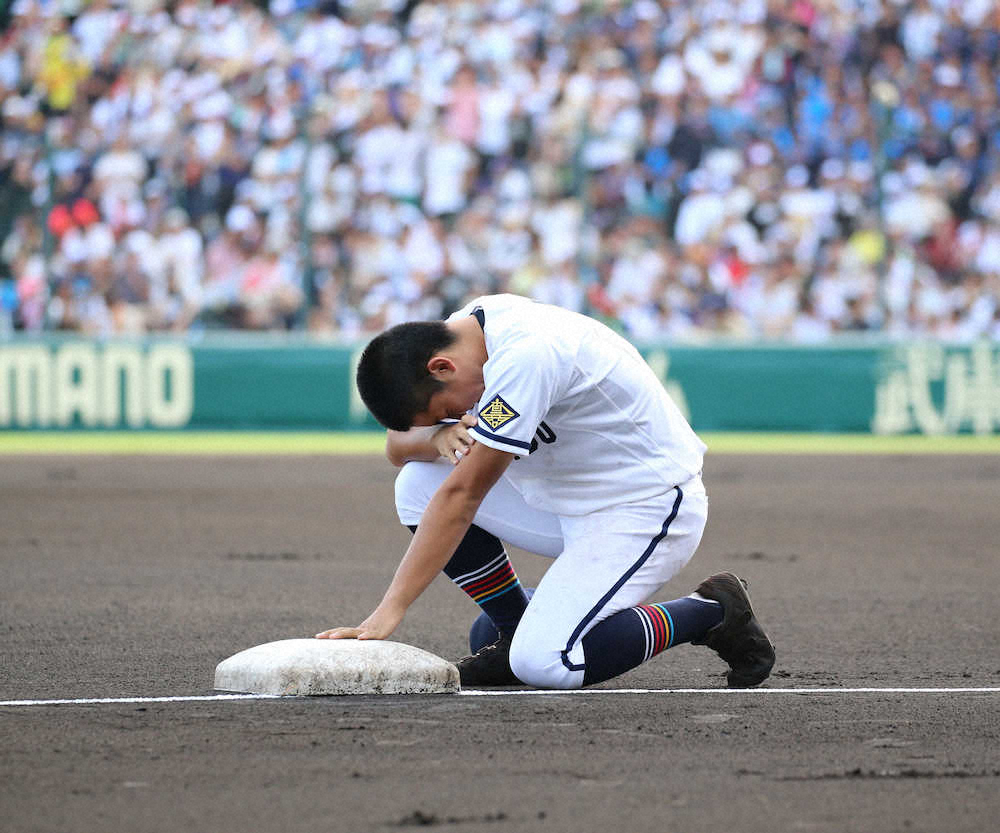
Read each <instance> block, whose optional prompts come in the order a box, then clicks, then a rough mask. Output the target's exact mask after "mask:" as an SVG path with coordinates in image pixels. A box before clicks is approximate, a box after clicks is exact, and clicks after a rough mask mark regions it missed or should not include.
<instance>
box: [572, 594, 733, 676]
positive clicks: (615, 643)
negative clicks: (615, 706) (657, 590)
mask: <svg viewBox="0 0 1000 833" xmlns="http://www.w3.org/2000/svg"><path fill="white" fill-rule="evenodd" d="M721 621H722V605H720V604H719V603H718V602H713V601H710V600H708V599H697V598H693V597H691V596H685V597H684V598H683V599H674V600H672V601H669V602H657V603H656V604H649V605H638V606H636V607H630V608H628V609H627V610H621V611H619V612H618V613H616V614H615V615H614V616H609V617H608V618H607V619H605V620H604V621H602V622H599V623H598V624H597V625H595V626H594V627H593V628H592V629H591V630H590V632H589V633H588V634H587V635H586V636H585V637H584V638H583V653H584V661H585V662H586V666H587V668H586V670H585V671H584V675H583V684H584V685H592V684H593V683H600V682H603V681H604V680H610V679H611V678H612V677H617V676H618V675H619V674H624V673H625V672H626V671H629V670H631V669H632V668H635V667H636V666H637V665H641V664H642V663H644V662H645V661H646V660H648V659H650V658H651V657H655V656H656V655H657V654H658V653H660V652H661V651H665V650H666V649H667V648H673V647H674V646H675V645H680V644H682V643H684V642H690V641H691V640H692V639H695V638H697V637H699V636H702V635H703V634H704V633H705V632H706V631H707V630H708V629H709V628H712V627H714V626H715V625H717V624H719V623H720V622H721Z"/></svg>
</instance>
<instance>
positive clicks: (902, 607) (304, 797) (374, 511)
mask: <svg viewBox="0 0 1000 833" xmlns="http://www.w3.org/2000/svg"><path fill="white" fill-rule="evenodd" d="M393 477H394V470H393V469H392V468H391V467H390V466H389V465H388V463H386V462H384V461H382V460H381V459H379V458H376V457H356V458H355V457H335V456H330V457H295V458H245V457H244V458H236V457H233V458H227V457H218V458H172V457H46V458H33V457H6V458H0V517H2V523H0V699H4V700H13V699H28V698H82V697H121V696H150V695H183V694H211V693H212V691H211V686H212V679H213V672H214V668H215V665H216V664H217V663H218V662H219V661H220V660H222V659H224V658H225V657H227V656H230V655H231V654H233V653H236V652H237V651H239V650H242V649H243V648H247V647H250V646H252V645H257V644H260V643H262V642H269V641H272V640H275V639H282V638H287V637H298V636H310V635H312V634H313V633H315V632H316V631H318V630H320V629H323V628H326V627H330V626H333V625H340V624H355V623H356V622H357V621H359V620H360V619H361V618H363V617H364V616H365V615H366V614H367V613H368V612H369V610H370V609H371V607H372V606H373V605H374V604H375V603H376V602H377V601H378V599H379V597H380V595H381V592H382V590H383V589H384V587H385V584H386V582H387V581H388V579H389V577H390V576H391V574H392V571H393V569H394V567H395V565H396V563H397V561H398V558H399V556H400V554H401V553H402V551H403V549H404V547H405V546H406V543H407V541H408V539H409V534H408V533H407V532H406V530H404V529H403V528H401V527H400V526H399V525H398V523H397V521H396V519H395V514H394V511H393V508H392V482H393ZM705 482H706V485H707V488H708V492H709V499H710V510H709V522H708V528H707V531H706V534H705V538H704V540H703V542H702V545H701V547H700V550H699V552H698V554H697V555H696V556H695V558H694V559H693V561H692V562H691V563H690V564H689V565H688V566H687V567H686V568H685V569H684V570H683V571H682V572H681V574H680V576H679V577H677V578H676V579H675V580H674V581H672V582H671V583H670V584H669V585H668V586H667V587H666V588H665V589H664V590H663V591H662V593H661V594H659V597H658V598H659V599H661V600H662V599H667V598H672V597H675V596H678V595H683V594H685V593H687V592H690V590H691V589H692V588H693V587H694V586H695V585H696V584H697V583H698V581H699V580H700V579H701V578H703V577H704V576H705V575H708V574H709V573H712V572H715V571H716V570H719V569H732V570H734V571H735V572H737V573H738V574H740V575H742V576H744V577H745V578H747V579H748V580H749V581H750V585H751V593H752V595H753V598H754V603H755V606H756V608H757V612H758V615H759V617H760V618H761V620H762V622H763V623H764V625H765V626H766V627H767V629H768V631H769V633H770V635H771V637H772V639H773V640H774V642H775V644H776V647H777V653H778V662H777V665H776V667H775V673H774V675H773V677H772V678H771V680H770V681H769V682H768V683H767V685H769V686H771V687H772V688H774V687H807V686H845V687H871V686H874V687H891V686H925V687H998V686H1000V648H998V645H1000V616H998V613H1000V602H998V600H997V588H998V586H1000V557H998V553H1000V545H998V532H1000V523H998V520H1000V509H998V507H1000V456H988V457H975V456H955V457H950V456H898V457H897V456H866V457H847V456H844V457H831V456H822V457H819V456H815V457H810V456H782V457H771V458H768V457H762V456H745V457H744V456H737V455H722V456H711V455H710V456H709V458H708V461H707V464H706V472H705ZM513 557H514V561H515V566H516V567H517V568H518V570H519V572H520V573H521V576H522V580H523V581H524V582H525V583H526V584H532V583H533V582H535V581H537V579H538V577H539V576H540V575H541V573H542V572H543V571H544V568H545V565H546V563H547V562H546V561H545V560H544V559H541V558H539V557H536V556H532V555H528V554H526V553H521V552H517V551H515V552H514V553H513ZM475 612H476V611H475V609H474V607H473V605H472V603H471V602H469V601H468V600H467V599H466V598H465V597H464V596H463V595H462V594H461V593H460V592H459V591H457V590H456V589H454V588H453V587H451V586H450V585H449V584H448V583H447V582H446V581H445V580H444V579H439V580H438V581H436V582H435V584H434V585H433V586H432V587H431V588H430V589H429V590H428V592H427V593H426V594H425V596H424V597H423V598H421V599H420V600H419V601H418V602H417V604H416V605H415V606H414V607H413V608H412V610H411V612H410V614H409V615H408V617H407V620H406V621H405V622H404V624H403V626H402V628H401V629H400V630H399V631H398V632H397V633H396V634H395V635H394V637H393V638H394V639H398V640H399V641H402V642H409V643H411V644H414V645H417V646H419V647H421V648H425V649H427V650H430V651H433V652H435V653H437V654H440V655H442V656H445V657H448V658H455V657H457V656H460V655H461V654H462V653H464V652H465V648H466V645H465V642H464V639H465V635H466V633H467V629H468V625H469V623H470V622H471V620H472V618H473V617H474V615H475ZM723 671H724V667H723V665H722V663H721V662H720V661H719V660H718V658H717V657H715V655H714V654H712V653H710V652H709V651H707V650H706V649H704V648H695V647H692V646H682V647H679V648H676V649H673V650H671V651H668V652H666V653H665V654H663V655H661V656H660V657H657V658H656V659H654V660H653V661H652V662H650V663H647V664H646V665H645V666H642V667H640V668H639V669H636V670H635V671H633V672H631V673H629V674H627V675H625V676H624V677H620V678H618V679H617V680H614V681H612V682H610V683H608V684H605V686H603V687H605V688H624V687H633V688H657V689H664V688H678V687H685V688H687V687H697V688H721V687H722V686H724V684H725V683H724V679H723V676H722V673H723ZM997 818H1000V694H998V693H980V694H922V695H917V694H888V693H880V694H856V695H848V694H828V695H812V696H801V695H781V694H774V695H753V694H725V695H723V694H713V693H704V694H690V695H688V694H685V695H680V694H669V695H657V694H632V695H625V694H615V695H610V694H609V695H596V694H595V695H573V696H571V695H562V694H556V695H546V696H544V697H543V696H528V697H455V696H440V697H371V698H358V697H353V698H318V699H292V700H283V701H241V702H197V703H167V704H145V705H122V704H119V705H90V706H31V707H26V706H7V707H0V830H3V831H4V833H14V832H15V831H17V832H18V833H20V831H53V833H55V832H56V831H59V833H62V831H101V832H102V833H107V832H108V831H188V830H191V831H200V830H213V831H229V830H232V831H236V830H239V831H278V830H285V829H294V830H303V831H345V833H353V832H354V831H358V833H360V832H361V831H381V830H391V829H397V828H409V827H411V826H426V827H439V828H441V829H444V830H447V831H456V833H457V831H466V830H468V831H473V830H476V831H478V830H496V831H501V830H502V831H507V830H545V831H553V833H586V832H587V831H602V833H603V832H604V831H617V830H624V829H628V830H631V831H646V830H648V831H653V830H656V831H685V833H691V831H702V830H705V831H709V830H711V831H718V830H741V831H796V830H804V831H928V833H931V832H932V831H933V833H940V831H945V830H946V831H948V832H949V833H957V831H984V830H995V829H997Z"/></svg>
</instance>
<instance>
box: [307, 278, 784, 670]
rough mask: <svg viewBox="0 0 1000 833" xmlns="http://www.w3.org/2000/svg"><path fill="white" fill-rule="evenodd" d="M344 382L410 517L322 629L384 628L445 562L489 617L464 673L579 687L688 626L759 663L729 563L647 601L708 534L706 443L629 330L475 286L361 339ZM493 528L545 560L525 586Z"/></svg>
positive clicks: (654, 649)
mask: <svg viewBox="0 0 1000 833" xmlns="http://www.w3.org/2000/svg"><path fill="white" fill-rule="evenodd" d="M357 383H358V389H359V391H360V393H361V397H362V399H363V400H364V402H365V404H366V405H367V406H368V408H369V409H370V410H371V412H372V414H373V415H374V416H375V418H376V419H378V421H379V422H380V423H382V424H383V425H384V426H385V427H386V428H388V429H389V434H388V441H387V448H386V451H387V454H388V457H389V459H390V460H391V461H392V462H393V463H395V464H396V465H400V466H402V470H401V471H400V474H399V476H398V478H397V480H396V507H397V511H398V513H399V519H400V521H401V522H402V523H403V524H406V525H407V526H409V527H410V528H411V529H413V530H415V534H414V537H413V540H412V541H411V543H410V546H409V548H408V549H407V551H406V554H405V555H404V556H403V559H402V561H401V562H400V564H399V567H398V569H397V570H396V573H395V576H394V577H393V579H392V582H391V583H390V585H389V588H388V590H387V591H386V593H385V596H384V597H383V598H382V601H381V602H380V603H379V604H378V606H377V607H376V608H375V610H374V611H373V612H372V613H371V615H370V616H368V618H367V619H365V620H364V621H363V622H362V623H361V624H360V625H358V626H357V627H354V628H346V627H341V628H333V629H331V630H327V631H323V632H322V633H320V634H317V636H318V637H319V638H326V639H343V638H357V639H385V638H387V637H388V636H389V635H390V634H391V633H392V632H393V631H394V630H395V628H396V627H397V626H398V625H399V623H400V621H401V620H402V619H403V616H404V614H405V613H406V610H407V608H409V606H410V605H411V604H413V602H414V601H415V600H416V598H417V597H418V596H419V595H420V594H421V593H422V592H423V591H424V590H425V589H426V588H427V586H428V585H429V584H430V583H431V581H432V580H433V579H434V577H435V576H436V575H437V574H438V572H439V571H441V570H443V571H444V572H445V574H446V575H447V576H448V577H449V578H450V579H451V580H452V581H453V582H455V584H457V585H458V586H459V587H461V588H462V589H463V590H464V591H465V592H466V593H467V594H468V595H469V596H471V597H472V599H473V600H474V601H475V602H476V603H477V604H478V605H479V606H480V608H481V609H482V612H483V614H484V616H481V617H480V620H482V621H477V623H476V626H474V628H473V641H472V650H473V653H472V654H471V656H467V657H465V658H463V659H461V660H459V661H458V669H459V672H460V674H461V681H462V685H464V686H472V687H476V686H503V685H518V684H522V683H523V684H526V685H530V686H537V687H540V688H562V689H569V688H580V687H581V686H586V685H591V684H593V683H599V682H602V681H604V680H608V679H610V678H612V677H615V676H617V675H619V674H622V673H624V672H626V671H628V670H629V669H631V668H634V667H636V666H637V665H639V664H640V663H642V662H645V661H646V660H648V659H650V658H651V657H653V656H655V655H656V654H658V653H660V652H661V651H663V650H665V649H667V648H672V647H673V646H675V645H680V644H682V643H684V642H691V643H694V644H697V645H707V646H708V647H710V648H712V649H713V650H715V651H716V652H717V653H718V654H719V655H720V656H721V657H722V659H724V660H725V661H726V662H727V663H728V664H729V672H728V675H727V679H728V682H729V685H730V686H731V687H746V686H754V685H757V684H759V683H761V682H762V681H763V680H764V679H766V678H767V676H768V674H769V673H770V672H771V668H772V666H773V665H774V648H773V647H772V645H771V642H770V640H769V639H768V637H767V635H766V634H765V633H764V630H763V629H762V628H761V626H760V624H759V623H758V621H757V619H756V617H755V615H754V611H753V608H752V607H751V605H750V598H749V597H748V595H747V592H746V585H745V583H744V582H743V581H742V580H741V579H739V578H737V577H736V576H735V575H733V574H732V573H719V574H717V575H714V576H711V577H710V578H707V579H705V581H703V582H702V583H701V584H700V585H698V587H697V589H696V591H695V592H694V593H692V594H691V595H689V596H685V597H684V598H680V599H674V600H672V601H666V602H649V601H648V600H649V599H650V597H651V596H652V595H653V594H654V593H656V592H657V591H658V590H659V589H660V588H661V587H662V585H663V584H664V583H666V582H667V581H669V580H670V579H671V578H673V576H674V575H676V574H677V572H678V571H679V570H680V569H681V568H682V567H683V566H684V565H685V564H686V563H687V562H688V561H689V560H690V558H691V556H692V555H693V554H694V551H695V549H696V548H697V546H698V543H699V541H700V540H701V536H702V532H703V530H704V528H705V521H706V518H707V509H708V503H707V498H706V495H705V488H704V486H703V485H702V480H701V469H702V459H703V456H704V452H705V445H704V444H703V443H702V442H701V440H700V439H699V438H698V437H697V435H696V434H695V433H694V431H693V430H692V429H691V427H690V426H689V425H688V423H687V421H686V420H685V419H684V417H683V416H682V414H681V413H680V411H679V410H678V409H677V407H676V405H675V404H674V403H673V401H672V400H671V399H670V397H669V396H668V395H667V393H666V392H665V391H664V389H663V386H662V385H661V384H660V382H659V380H658V379H657V378H656V376H655V375H654V374H653V372H652V371H651V370H650V369H649V367H648V366H647V365H646V363H645V361H644V360H643V359H642V357H641V356H640V355H639V353H638V351H636V349H635V348H634V347H633V346H632V345H631V344H629V343H628V342H627V341H626V340H625V339H623V338H622V337H620V336H619V335H617V334H616V333H614V332H613V331H612V330H610V329H609V328H607V327H605V326H604V325H603V324H600V323H599V322H597V321H594V320H592V319H590V318H587V317H585V316H583V315H579V314H577V313H573V312H569V311H567V310H564V309H561V308H558V307H553V306H549V305H546V304H539V303H536V302H534V301H530V300H527V299H525V298H520V297H516V296H512V295H494V296H485V297H482V298H478V299H476V300H475V301H473V302H472V303H471V304H469V305H468V306H466V307H465V308H464V309H462V310H459V311H458V312H456V313H454V314H453V315H452V316H450V317H449V318H448V319H447V321H437V322H416V323H408V324H401V325H398V326H396V327H393V328H392V329H389V330H387V331H386V332H384V333H382V334H381V335H379V336H377V337H376V338H374V339H373V340H372V341H371V343H370V344H369V345H368V347H367V348H366V349H365V351H364V354H363V356H362V358H361V362H360V364H359V367H358V377H357ZM501 541H506V542H508V543H510V544H513V545H515V546H518V547H522V548H523V549H526V550H529V551H531V552H536V553H539V554H540V555H543V556H549V557H551V558H553V559H554V560H553V562H552V564H551V566H550V567H549V569H548V571H547V572H546V573H545V575H544V577H543V578H542V580H541V582H540V583H539V585H538V588H537V589H536V590H535V592H534V595H532V596H530V598H529V595H528V594H527V593H525V590H524V588H523V587H522V586H521V584H520V582H519V581H518V578H517V575H516V573H515V572H514V569H513V567H512V565H511V562H510V560H509V558H508V556H507V553H506V551H505V550H504V545H503V544H502V543H501ZM484 617H488V619H489V622H485V619H484ZM484 624H485V626H484ZM484 634H489V635H488V636H486V635H484ZM484 643H485V644H484Z"/></svg>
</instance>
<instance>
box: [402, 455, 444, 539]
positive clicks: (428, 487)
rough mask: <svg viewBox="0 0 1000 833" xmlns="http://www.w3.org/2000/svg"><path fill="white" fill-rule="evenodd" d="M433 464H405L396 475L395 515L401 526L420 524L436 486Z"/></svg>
mask: <svg viewBox="0 0 1000 833" xmlns="http://www.w3.org/2000/svg"><path fill="white" fill-rule="evenodd" d="M433 466H434V464H433V463H419V462H414V463H407V464H406V465H404V466H403V467H402V468H401V469H400V470H399V474H398V475H396V514H397V515H399V521H400V523H402V524H406V525H413V524H418V523H420V518H421V516H422V515H423V514H424V510H425V509H426V508H427V504H428V503H430V499H431V496H432V495H433V494H434V489H435V488H436V485H435V484H434V483H433V482H432V481H433V479H434V478H433V477H432V473H433V468H432V467H433Z"/></svg>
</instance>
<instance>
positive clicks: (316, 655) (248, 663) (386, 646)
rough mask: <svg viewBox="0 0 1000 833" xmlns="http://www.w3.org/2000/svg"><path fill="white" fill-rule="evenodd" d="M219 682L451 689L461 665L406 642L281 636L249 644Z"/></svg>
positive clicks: (268, 688)
mask: <svg viewBox="0 0 1000 833" xmlns="http://www.w3.org/2000/svg"><path fill="white" fill-rule="evenodd" d="M215 688H216V689H218V690H219V691H239V692H243V693H247V694H281V695H318V694H449V693H453V692H456V691H458V690H459V689H460V688H461V686H460V685H459V681H458V669H457V668H456V667H455V666H454V665H453V664H452V663H450V662H447V661H446V660H443V659H441V657H438V656H435V655H434V654H432V653H430V652H428V651H424V650H421V649H420V648H414V647H413V646H412V645H404V644H402V643H401V642H387V641H385V640H374V639H371V640H357V639H282V640H280V641H278V642H268V643H266V644H264V645H257V646H256V647H255V648H248V649H247V650H245V651H240V653H238V654H235V655H233V656H231V657H230V658H229V659H226V660H223V661H222V662H220V663H219V664H218V666H217V667H216V669H215Z"/></svg>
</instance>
